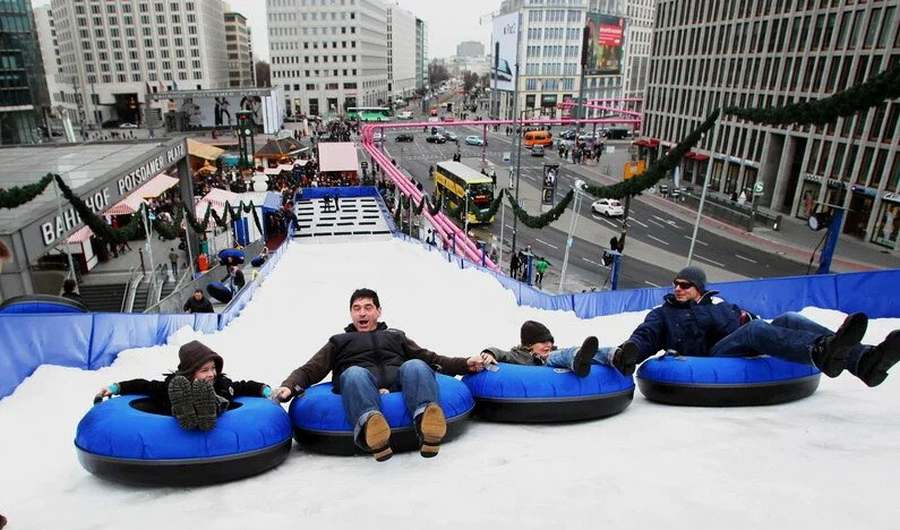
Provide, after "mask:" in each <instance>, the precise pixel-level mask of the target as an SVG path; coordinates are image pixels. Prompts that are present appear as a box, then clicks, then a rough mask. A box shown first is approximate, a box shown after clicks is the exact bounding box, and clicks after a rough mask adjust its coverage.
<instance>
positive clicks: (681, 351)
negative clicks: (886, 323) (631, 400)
mask: <svg viewBox="0 0 900 530" xmlns="http://www.w3.org/2000/svg"><path fill="white" fill-rule="evenodd" d="M717 294H718V291H712V290H707V288H706V273H705V272H704V271H703V269H701V268H699V267H685V268H684V269H682V270H681V271H679V272H678V274H677V275H676V276H675V279H674V280H673V282H672V292H671V293H669V294H667V295H666V296H665V299H664V303H663V304H662V305H661V306H659V307H656V308H655V309H653V310H652V311H650V313H649V314H648V315H647V317H646V318H644V322H643V323H642V324H641V325H640V326H638V328H637V329H636V330H634V332H633V333H632V334H631V337H630V338H629V339H628V340H627V341H625V342H624V343H622V344H621V345H620V346H618V347H617V348H608V349H605V350H607V353H608V362H609V364H611V365H612V366H614V367H615V368H616V369H618V370H619V371H620V372H622V373H623V374H626V375H628V374H632V373H634V370H635V367H636V365H638V364H640V363H641V362H643V361H645V360H646V359H648V358H650V357H651V356H653V355H656V353H657V352H659V351H660V350H666V351H667V352H674V353H676V354H678V355H691V356H699V357H743V356H756V355H770V356H772V357H777V358H780V359H784V360H787V361H792V362H795V363H800V364H807V365H812V366H815V367H816V368H818V369H819V370H821V371H822V373H824V374H825V375H827V376H828V377H837V376H838V375H840V374H841V372H843V371H844V369H845V368H846V369H847V371H849V372H850V373H851V374H853V375H855V376H857V377H858V378H859V379H860V380H862V381H863V382H864V383H865V384H866V385H868V386H870V387H874V386H878V385H879V384H881V383H882V382H883V381H884V380H885V378H886V377H887V372H888V370H889V369H890V368H891V367H893V366H894V365H895V364H897V362H898V361H900V330H894V331H892V332H891V333H889V334H888V335H887V337H886V338H885V339H884V341H882V342H881V343H880V344H878V345H876V346H869V345H864V344H861V341H862V338H863V336H864V335H865V333H866V326H867V324H868V317H867V316H866V314H865V313H851V314H850V315H847V318H846V319H845V320H844V322H843V323H842V324H841V326H840V327H839V328H838V329H837V331H831V330H829V329H828V328H826V327H824V326H821V325H819V324H817V323H815V322H813V321H812V320H810V319H808V318H806V317H804V316H803V315H800V314H799V313H785V314H783V315H780V316H778V317H776V318H775V319H773V320H772V322H766V321H765V320H761V319H759V318H758V317H757V316H755V315H754V314H752V313H750V312H749V311H747V310H745V309H742V308H740V307H738V306H737V305H735V304H730V303H727V302H725V301H724V300H722V299H720V298H718V297H716V295H717ZM602 350H604V349H602Z"/></svg>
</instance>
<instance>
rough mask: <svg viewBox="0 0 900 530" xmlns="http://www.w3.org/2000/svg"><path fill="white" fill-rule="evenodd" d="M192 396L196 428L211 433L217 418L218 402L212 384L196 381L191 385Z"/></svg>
mask: <svg viewBox="0 0 900 530" xmlns="http://www.w3.org/2000/svg"><path fill="white" fill-rule="evenodd" d="M191 387H192V390H193V394H194V410H196V411H197V428H198V429H200V430H201V431H211V430H213V429H214V428H215V427H216V420H217V419H218V417H219V414H218V413H219V400H218V398H216V391H215V390H214V389H213V386H212V383H210V382H209V381H202V380H200V379H197V380H195V381H194V383H193V385H191Z"/></svg>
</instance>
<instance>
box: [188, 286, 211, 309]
mask: <svg viewBox="0 0 900 530" xmlns="http://www.w3.org/2000/svg"><path fill="white" fill-rule="evenodd" d="M184 310H185V311H186V312H188V313H214V312H215V311H214V310H213V306H212V303H210V301H209V300H208V299H207V298H206V297H205V296H203V289H194V294H192V295H191V297H190V298H188V299H187V302H185V303H184Z"/></svg>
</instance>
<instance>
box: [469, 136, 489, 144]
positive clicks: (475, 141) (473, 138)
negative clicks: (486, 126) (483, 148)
mask: <svg viewBox="0 0 900 530" xmlns="http://www.w3.org/2000/svg"><path fill="white" fill-rule="evenodd" d="M466 145H487V142H485V141H484V140H482V139H481V137H480V136H477V135H474V134H473V135H471V136H466Z"/></svg>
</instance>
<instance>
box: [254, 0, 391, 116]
mask: <svg viewBox="0 0 900 530" xmlns="http://www.w3.org/2000/svg"><path fill="white" fill-rule="evenodd" d="M266 12H267V19H268V25H269V57H270V58H271V68H272V84H273V85H274V86H279V85H281V86H283V87H284V93H285V99H286V101H285V103H286V108H287V109H290V110H289V111H290V112H292V113H293V114H302V115H313V116H322V115H326V114H338V113H343V112H345V110H346V109H347V108H348V107H358V106H383V105H387V103H388V96H389V94H388V68H387V55H388V54H387V8H386V7H385V5H384V3H382V2H381V1H380V0H345V1H344V2H334V3H332V2H325V1H322V0H267V1H266Z"/></svg>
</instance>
